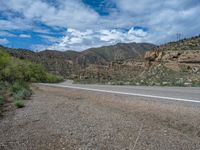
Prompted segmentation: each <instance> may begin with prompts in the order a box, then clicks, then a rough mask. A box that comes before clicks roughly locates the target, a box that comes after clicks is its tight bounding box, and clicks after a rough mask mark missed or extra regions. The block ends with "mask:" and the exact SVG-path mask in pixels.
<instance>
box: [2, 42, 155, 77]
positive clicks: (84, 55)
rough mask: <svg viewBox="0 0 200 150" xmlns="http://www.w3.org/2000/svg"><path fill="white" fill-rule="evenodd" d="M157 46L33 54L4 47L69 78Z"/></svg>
mask: <svg viewBox="0 0 200 150" xmlns="http://www.w3.org/2000/svg"><path fill="white" fill-rule="evenodd" d="M155 47H156V46H155V45H153V44H149V43H119V44H116V45H112V46H103V47H99V48H90V49H87V50H85V51H82V52H77V51H72V50H70V51H64V52H61V51H56V50H45V51H41V52H37V53H36V52H33V51H30V50H24V49H12V48H5V47H2V49H4V50H5V51H7V52H9V53H10V54H11V55H12V56H13V57H16V58H20V59H27V60H30V61H32V62H35V63H38V64H42V65H43V66H44V67H45V68H46V69H47V70H48V71H51V72H53V73H57V74H61V75H64V76H69V75H70V74H72V73H74V72H75V71H76V70H77V68H81V69H82V68H85V67H88V66H90V65H91V64H101V65H108V64H109V63H110V62H112V61H116V60H121V59H128V58H132V57H140V56H141V55H144V53H145V52H146V51H148V50H151V49H153V48H155Z"/></svg>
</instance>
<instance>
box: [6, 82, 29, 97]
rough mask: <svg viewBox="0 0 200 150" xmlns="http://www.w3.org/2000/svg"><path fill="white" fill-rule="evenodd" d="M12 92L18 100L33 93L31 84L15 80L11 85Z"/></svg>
mask: <svg viewBox="0 0 200 150" xmlns="http://www.w3.org/2000/svg"><path fill="white" fill-rule="evenodd" d="M10 92H11V94H12V96H13V97H14V99H16V100H19V99H27V98H29V97H30V96H31V94H32V92H31V89H30V87H29V84H28V83H26V82H15V83H14V84H13V85H12V86H11V88H10Z"/></svg>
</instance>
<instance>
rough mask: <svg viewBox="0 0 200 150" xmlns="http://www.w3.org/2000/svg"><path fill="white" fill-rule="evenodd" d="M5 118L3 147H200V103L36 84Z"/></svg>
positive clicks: (1, 136)
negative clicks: (29, 96) (22, 103)
mask: <svg viewBox="0 0 200 150" xmlns="http://www.w3.org/2000/svg"><path fill="white" fill-rule="evenodd" d="M33 90H34V95H33V96H32V100H29V101H27V103H26V107H25V108H23V109H19V110H16V111H11V112H7V113H6V114H5V116H4V117H3V118H1V119H0V149H1V150H4V149H5V150H12V149H13V150H27V149H28V150H38V149H39V150H40V149H41V150H45V149H49V150H54V149H55V150H59V149H61V150H62V149H63V150H64V149H66V150H71V149H72V150H74V149H75V150H76V149H77V150H90V149H95V150H96V149H97V150H102V149H103V150H104V149H105V150H106V149H109V150H112V149H113V150H121V149H124V150H125V149H130V150H134V149H135V150H146V149H149V150H155V149H162V150H169V149H170V150H179V149H180V150H199V149H200V117H199V116H200V106H198V105H193V104H191V105H190V104H185V103H183V104H182V103H178V102H167V101H166V102H159V101H156V100H148V99H146V98H138V97H133V96H124V95H123V96H122V95H116V94H108V93H107V94H104V93H98V92H89V91H82V90H73V89H63V88H53V87H46V86H42V85H38V84H35V85H33Z"/></svg>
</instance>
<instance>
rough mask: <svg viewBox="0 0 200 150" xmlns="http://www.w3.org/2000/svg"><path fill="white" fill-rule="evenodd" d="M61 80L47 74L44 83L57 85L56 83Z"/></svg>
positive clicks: (61, 79)
mask: <svg viewBox="0 0 200 150" xmlns="http://www.w3.org/2000/svg"><path fill="white" fill-rule="evenodd" d="M63 80H64V79H63V77H61V76H56V75H52V74H49V73H47V74H46V82H48V83H58V82H61V81H63Z"/></svg>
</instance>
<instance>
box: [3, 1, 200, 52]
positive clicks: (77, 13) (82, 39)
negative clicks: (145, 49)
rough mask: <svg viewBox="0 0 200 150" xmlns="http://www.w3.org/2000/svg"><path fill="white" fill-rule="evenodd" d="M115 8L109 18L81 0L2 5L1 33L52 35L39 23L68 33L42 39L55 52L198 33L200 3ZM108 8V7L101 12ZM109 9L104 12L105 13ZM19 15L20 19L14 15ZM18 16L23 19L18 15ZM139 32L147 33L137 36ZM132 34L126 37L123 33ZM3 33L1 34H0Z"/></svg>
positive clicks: (118, 3) (139, 3) (144, 3)
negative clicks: (38, 24)
mask: <svg viewBox="0 0 200 150" xmlns="http://www.w3.org/2000/svg"><path fill="white" fill-rule="evenodd" d="M107 1H108V2H112V3H114V4H115V5H116V8H112V9H107V10H109V11H110V12H109V15H108V16H101V15H100V14H98V13H97V12H96V11H95V10H94V9H92V7H88V6H87V5H85V4H84V3H83V2H82V1H81V0H64V1H63V0H55V1H53V2H52V3H51V2H50V1H48V0H1V5H0V11H3V12H4V13H5V12H7V13H5V14H7V16H8V19H7V20H3V19H1V20H0V26H1V27H3V30H22V31H23V30H30V29H31V31H35V32H41V33H42V32H43V33H49V32H51V31H48V29H47V30H44V29H40V27H39V26H37V25H35V22H37V23H38V22H39V23H41V24H44V25H47V26H50V27H52V28H55V27H58V28H59V27H61V28H65V29H68V31H67V32H66V35H65V36H64V37H63V38H56V37H53V35H52V36H41V37H42V38H43V39H46V40H48V41H49V42H52V43H56V44H53V45H52V47H54V48H55V47H56V48H58V49H62V50H64V49H75V50H82V49H86V48H89V47H93V46H94V47H97V46H102V45H109V44H114V43H116V42H133V41H134V42H153V43H156V44H160V43H163V42H167V41H172V40H175V38H176V33H182V37H189V36H193V35H196V34H199V33H200V15H199V14H200V1H199V0H191V1H190V0H160V1H158V0H140V1H136V0H107ZM101 8H104V7H101ZM104 9H106V8H104ZM16 14H17V15H16ZM19 14H20V15H19ZM134 26H139V27H144V28H146V29H147V30H145V31H144V30H142V29H139V30H134V29H133V28H132V29H130V28H131V27H134ZM124 28H126V29H130V30H129V31H126V32H125V31H122V30H120V29H124ZM1 30H2V29H1Z"/></svg>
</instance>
